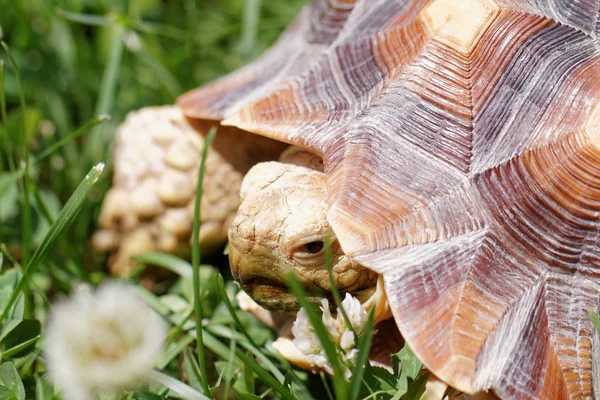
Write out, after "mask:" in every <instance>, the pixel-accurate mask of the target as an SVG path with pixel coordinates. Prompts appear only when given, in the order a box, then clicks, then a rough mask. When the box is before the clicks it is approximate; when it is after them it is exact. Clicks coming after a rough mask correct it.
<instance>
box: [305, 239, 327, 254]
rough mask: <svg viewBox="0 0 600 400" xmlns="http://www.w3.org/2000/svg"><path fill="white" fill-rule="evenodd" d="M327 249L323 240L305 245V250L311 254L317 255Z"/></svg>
mask: <svg viewBox="0 0 600 400" xmlns="http://www.w3.org/2000/svg"><path fill="white" fill-rule="evenodd" d="M323 247H325V243H324V242H323V241H322V240H317V241H315V242H310V243H307V244H305V245H304V250H305V251H306V252H307V253H310V254H317V253H318V252H320V251H321V250H323Z"/></svg>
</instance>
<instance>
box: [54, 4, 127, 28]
mask: <svg viewBox="0 0 600 400" xmlns="http://www.w3.org/2000/svg"><path fill="white" fill-rule="evenodd" d="M56 14H58V15H60V16H61V17H63V18H66V19H68V20H69V21H71V22H77V23H78V24H82V25H92V26H109V25H112V24H113V23H114V22H115V20H116V18H115V17H114V16H109V17H104V16H100V15H93V14H82V13H75V12H71V11H67V10H63V9H62V8H57V9H56Z"/></svg>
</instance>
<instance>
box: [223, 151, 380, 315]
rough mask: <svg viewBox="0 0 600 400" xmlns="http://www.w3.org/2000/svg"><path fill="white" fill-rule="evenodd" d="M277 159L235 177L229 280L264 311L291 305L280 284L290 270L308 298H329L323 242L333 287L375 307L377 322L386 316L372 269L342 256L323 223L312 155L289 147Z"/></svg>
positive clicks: (317, 165) (319, 178)
mask: <svg viewBox="0 0 600 400" xmlns="http://www.w3.org/2000/svg"><path fill="white" fill-rule="evenodd" d="M283 159H284V160H285V161H287V162H265V163H260V164H257V165H256V166H254V167H253V168H252V169H251V170H250V171H249V172H248V174H247V175H246V177H245V178H244V181H243V182H242V189H241V197H242V204H241V206H240V208H239V210H238V213H237V215H236V218H235V220H234V221H233V223H232V225H231V227H230V229H229V260H230V264H231V271H232V273H233V276H234V278H235V279H236V281H238V282H239V283H240V285H241V286H242V288H243V289H244V291H246V292H247V293H248V294H249V295H250V296H251V297H252V298H253V299H254V300H255V301H256V302H257V303H259V304H260V305H262V306H263V307H265V308H267V309H269V310H272V311H283V312H294V311H297V310H298V308H299V305H298V302H297V300H296V298H295V297H294V296H293V295H292V294H290V292H289V289H288V287H287V285H286V277H287V275H288V274H289V273H290V272H294V273H295V275H296V277H297V278H298V280H299V281H300V282H301V283H302V285H303V286H304V288H305V290H306V292H307V296H308V297H309V299H310V300H312V301H315V302H316V301H319V300H320V299H321V298H329V299H331V297H332V296H331V285H330V279H329V275H328V272H327V267H326V264H325V254H324V252H325V248H324V245H325V242H326V241H327V240H329V241H330V242H331V262H332V267H333V278H334V282H335V285H336V287H337V288H338V290H339V291H340V292H341V293H342V295H344V293H350V294H352V295H353V296H355V297H357V298H358V299H359V300H360V301H361V302H362V303H363V304H365V305H366V306H367V308H372V307H375V308H376V319H377V320H381V319H384V316H389V310H388V309H387V300H386V299H385V295H384V292H383V287H382V282H381V280H380V279H379V276H378V274H377V273H375V272H373V271H371V270H369V269H368V268H366V267H363V266H361V265H359V264H356V263H354V262H353V261H352V260H350V259H349V258H348V257H347V256H346V255H345V254H344V252H343V251H342V249H341V247H340V245H339V243H338V241H337V240H336V237H335V235H334V233H333V230H332V229H331V227H330V225H329V222H328V221H327V189H326V182H325V175H324V173H323V172H322V162H321V161H320V159H318V157H317V156H315V155H312V154H310V153H307V152H305V151H304V152H302V151H295V150H291V151H288V152H285V153H284V154H283ZM289 162H292V163H294V164H291V163H289ZM295 164H303V165H308V166H310V167H311V168H307V167H305V166H302V165H295ZM319 169H321V170H319ZM328 238H329V239H328ZM378 282H379V283H378ZM330 304H331V305H332V306H333V305H334V302H333V301H330ZM386 310H387V311H386Z"/></svg>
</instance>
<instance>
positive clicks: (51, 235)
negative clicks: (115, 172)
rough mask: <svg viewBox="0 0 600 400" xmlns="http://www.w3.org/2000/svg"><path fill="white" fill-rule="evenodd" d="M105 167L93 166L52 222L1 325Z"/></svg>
mask: <svg viewBox="0 0 600 400" xmlns="http://www.w3.org/2000/svg"><path fill="white" fill-rule="evenodd" d="M103 169H104V164H103V163H100V164H98V165H96V166H95V167H94V168H92V169H91V170H90V172H89V173H88V174H87V175H86V177H85V179H84V180H83V181H82V182H81V183H80V184H79V186H78V187H77V189H75V192H74V193H73V195H72V196H71V198H70V199H69V201H67V204H66V205H65V207H64V208H63V209H62V210H61V211H60V213H59V214H58V216H57V218H56V221H55V222H54V224H52V226H51V227H50V230H49V231H48V233H47V234H46V236H45V237H44V239H43V240H42V242H41V243H40V245H39V247H38V248H37V250H36V251H35V253H34V254H33V257H32V258H31V260H30V261H29V264H27V266H26V267H25V270H24V271H23V276H22V277H21V280H19V283H18V284H17V287H16V288H15V290H14V291H13V293H12V295H11V297H10V300H9V302H8V304H7V305H6V307H5V308H4V311H3V312H2V315H0V325H2V321H3V320H4V319H5V318H6V315H7V314H8V311H9V310H10V308H11V307H12V305H13V304H14V302H15V301H16V300H17V297H18V295H19V292H20V291H21V290H23V288H24V286H25V284H26V283H27V280H28V279H29V277H30V276H31V274H32V273H33V272H34V271H35V270H36V268H37V267H38V266H39V265H40V264H41V263H42V261H43V260H44V258H45V257H46V255H47V254H48V251H49V250H50V248H51V247H52V245H53V244H54V242H55V241H56V240H57V239H58V237H59V236H60V234H61V233H62V232H63V231H64V230H65V228H66V227H67V226H68V225H69V224H70V223H71V222H73V220H74V219H75V217H76V216H77V214H78V213H79V210H80V209H81V207H82V206H83V204H84V202H85V201H86V199H87V196H88V194H89V193H90V190H92V187H93V186H94V184H95V183H96V182H97V181H98V179H99V178H100V176H101V175H102V171H103Z"/></svg>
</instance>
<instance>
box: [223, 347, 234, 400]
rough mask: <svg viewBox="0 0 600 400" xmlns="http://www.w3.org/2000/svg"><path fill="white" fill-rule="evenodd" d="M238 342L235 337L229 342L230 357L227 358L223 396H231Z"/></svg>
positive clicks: (226, 397)
mask: <svg viewBox="0 0 600 400" xmlns="http://www.w3.org/2000/svg"><path fill="white" fill-rule="evenodd" d="M235 347H236V342H235V338H234V339H233V340H232V341H231V343H230V344H229V357H228V358H227V366H226V367H225V389H224V390H223V398H224V399H228V398H229V391H230V389H231V381H232V380H233V357H234V356H235Z"/></svg>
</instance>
